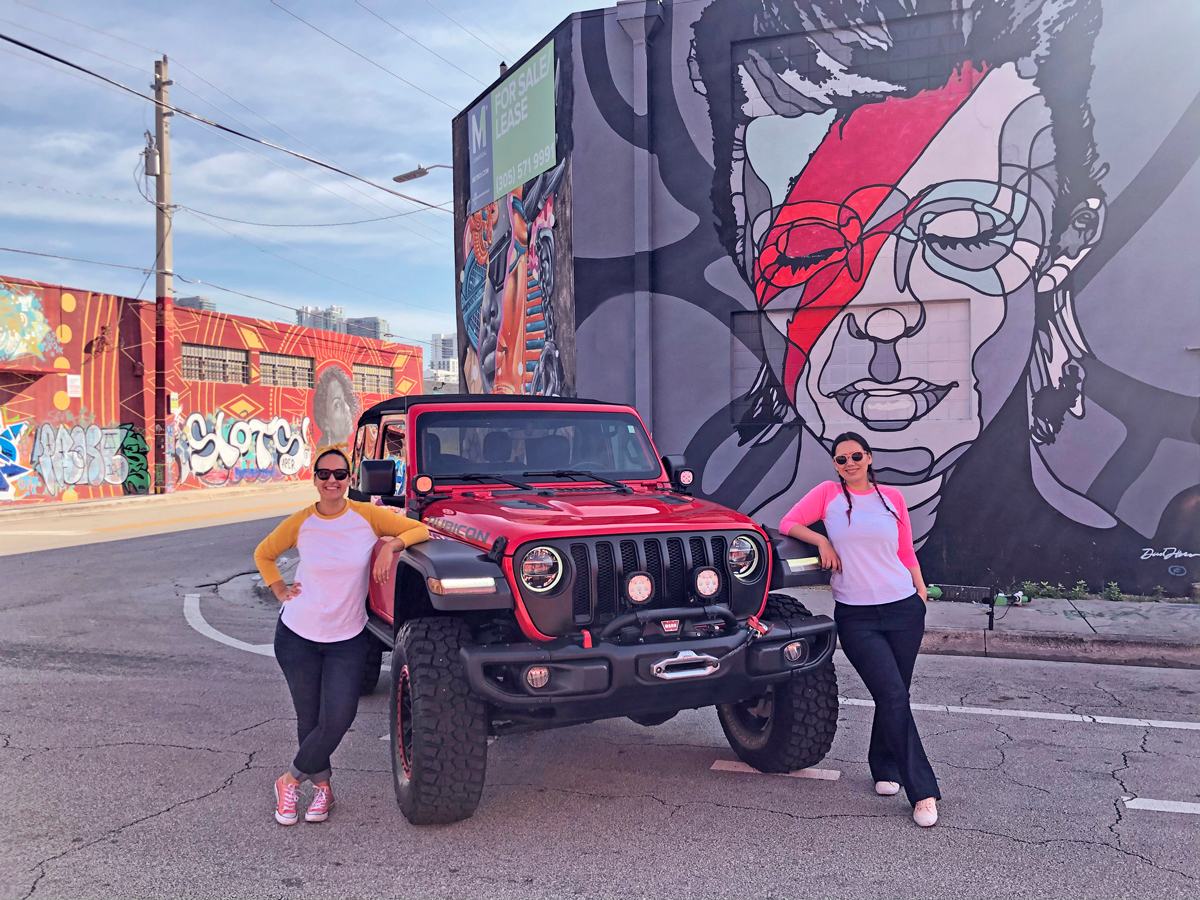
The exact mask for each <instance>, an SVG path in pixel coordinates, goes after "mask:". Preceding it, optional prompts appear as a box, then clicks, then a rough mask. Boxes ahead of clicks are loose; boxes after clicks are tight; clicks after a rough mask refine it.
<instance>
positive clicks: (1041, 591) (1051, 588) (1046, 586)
mask: <svg viewBox="0 0 1200 900" xmlns="http://www.w3.org/2000/svg"><path fill="white" fill-rule="evenodd" d="M1021 592H1022V593H1023V594H1025V596H1026V597H1030V598H1040V599H1043V600H1061V599H1063V597H1065V596H1067V591H1066V589H1065V588H1064V587H1063V586H1062V585H1061V584H1051V583H1050V582H1048V581H1022V582H1021Z"/></svg>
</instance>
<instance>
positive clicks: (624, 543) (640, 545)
mask: <svg viewBox="0 0 1200 900" xmlns="http://www.w3.org/2000/svg"><path fill="white" fill-rule="evenodd" d="M615 543H616V545H617V546H616V547H614V546H613V544H614V542H613V541H608V540H603V539H600V540H589V541H588V542H587V543H586V544H583V543H572V544H571V545H570V550H571V559H572V562H573V563H574V565H575V573H576V574H575V581H574V585H573V588H572V595H571V599H572V604H571V605H572V613H573V618H574V620H575V623H576V624H579V625H586V624H588V623H589V622H594V623H597V624H603V623H605V622H610V621H612V619H613V618H615V617H616V616H617V615H619V614H620V613H624V612H628V611H629V609H630V608H631V607H630V605H629V602H628V601H627V600H626V598H625V591H624V582H625V577H626V576H627V575H629V574H630V573H632V572H639V571H640V572H647V573H649V575H650V578H651V580H652V581H653V582H654V599H653V600H652V601H651V602H650V607H651V608H665V607H671V606H686V605H688V604H689V603H691V602H693V598H692V597H691V592H690V579H689V577H688V573H689V571H690V570H691V569H694V568H696V567H697V566H707V565H712V566H715V568H716V569H717V571H719V572H720V573H721V589H720V591H719V592H718V593H717V595H716V596H715V597H714V598H713V599H712V600H711V601H710V602H712V603H724V604H728V603H729V598H730V591H729V586H730V585H729V573H728V570H727V569H726V566H725V549H726V547H728V545H729V541H728V538H726V537H725V536H724V535H719V534H718V535H711V536H710V535H686V536H675V535H662V536H654V537H650V536H645V537H638V538H637V539H636V540H630V539H624V540H619V541H616V542H615ZM685 548H686V550H685ZM591 571H594V572H595V588H594V590H595V597H594V602H593V598H592V590H593V589H592V580H591V577H590V573H591ZM758 590H760V591H761V588H759V589H758ZM589 615H590V618H588V616H589Z"/></svg>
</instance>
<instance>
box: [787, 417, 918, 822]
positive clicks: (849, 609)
mask: <svg viewBox="0 0 1200 900" xmlns="http://www.w3.org/2000/svg"><path fill="white" fill-rule="evenodd" d="M833 464H834V466H835V467H836V468H837V473H838V480H837V481H825V482H822V483H821V484H819V485H817V486H816V487H815V488H813V489H812V490H811V491H809V492H808V493H807V494H805V495H804V498H803V499H802V500H801V501H800V502H799V503H797V504H796V505H795V506H793V507H792V509H791V511H790V512H789V513H788V514H787V515H786V516H784V517H783V521H782V522H780V523H779V530H780V531H782V532H783V533H784V534H788V535H791V536H792V537H794V538H797V539H799V540H802V541H807V542H808V543H810V544H815V545H816V546H817V548H818V550H819V551H820V554H821V565H822V566H824V567H825V568H827V569H830V570H832V575H831V577H830V581H829V583H830V587H832V588H833V598H834V600H836V601H837V605H836V607H835V611H834V618H835V619H836V620H837V625H838V637H839V639H840V640H841V644H842V650H843V652H845V654H846V658H847V659H849V660H850V664H851V665H852V666H854V668H855V670H856V671H857V672H858V674H859V677H861V678H862V680H863V683H864V684H865V685H866V686H867V690H869V691H870V692H871V697H872V698H874V700H875V721H874V724H873V725H872V727H871V746H870V749H869V751H868V753H867V762H868V763H869V764H870V766H871V777H873V778H874V779H875V791H876V793H878V794H883V795H885V796H888V795H891V794H897V793H899V792H900V786H901V785H903V786H904V791H905V793H906V794H907V795H908V799H909V802H910V803H912V804H913V821H915V822H916V823H917V824H918V825H921V826H926V827H927V826H929V825H933V824H934V823H935V822H937V801H938V800H940V799H941V794H940V793H939V791H938V784H937V778H936V777H935V776H934V774H933V768H932V767H931V766H930V765H929V760H928V759H927V758H926V756H925V749H924V747H922V746H921V737H920V735H918V734H917V725H916V723H915V722H914V721H913V716H912V709H911V708H910V707H909V701H908V688H909V685H910V684H911V683H912V673H913V665H914V664H915V663H916V661H917V651H918V650H919V649H920V648H921V637H922V635H924V633H925V602H926V600H927V592H926V590H925V580H924V579H923V578H922V577H921V566H920V565H919V564H918V563H917V555H916V552H915V551H914V550H913V539H912V525H911V524H910V523H909V519H908V507H907V506H906V505H905V503H904V496H903V495H902V494H901V493H900V492H899V491H898V490H896V489H895V488H894V487H887V486H881V485H879V484H877V483H876V481H875V473H874V472H873V471H872V469H871V448H870V446H868V444H867V442H866V440H865V439H864V438H863V437H862V436H861V435H858V434H855V433H854V432H846V433H845V434H840V435H838V436H837V437H836V438H835V439H834V441H833ZM818 521H821V522H824V524H825V534H820V533H818V532H816V531H813V530H812V529H811V528H810V527H809V526H810V525H813V524H814V523H816V522H818Z"/></svg>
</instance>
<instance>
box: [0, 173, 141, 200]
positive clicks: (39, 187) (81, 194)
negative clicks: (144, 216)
mask: <svg viewBox="0 0 1200 900" xmlns="http://www.w3.org/2000/svg"><path fill="white" fill-rule="evenodd" d="M33 174H36V173H33ZM42 177H46V176H42ZM4 183H5V184H11V185H15V186H16V187H27V188H36V189H37V190H39V191H54V193H56V194H70V195H71V196H72V197H90V198H92V199H93V200H112V201H113V202H115V203H134V204H137V201H136V200H131V199H129V198H128V197H105V196H104V195H103V194H85V193H84V192H83V191H66V190H63V189H62V188H52V187H43V186H42V185H40V184H30V183H29V182H27V181H10V180H9V179H7V178H6V179H4ZM138 205H140V204H138Z"/></svg>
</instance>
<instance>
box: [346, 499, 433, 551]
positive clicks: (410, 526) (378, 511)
mask: <svg viewBox="0 0 1200 900" xmlns="http://www.w3.org/2000/svg"><path fill="white" fill-rule="evenodd" d="M350 504H351V506H353V507H354V511H355V512H357V513H358V514H359V515H360V516H362V517H363V518H364V519H366V520H367V523H368V524H369V525H370V526H371V528H372V530H373V531H374V532H375V534H376V535H377V536H379V537H384V536H385V535H386V536H387V537H401V536H403V537H404V546H405V547H411V546H412V545H413V544H419V543H421V541H427V540H429V529H428V528H426V527H425V526H424V525H422V524H421V523H420V522H418V521H417V520H416V519H410V518H409V517H408V516H404V515H401V514H400V513H398V512H395V511H393V510H392V509H391V508H389V507H386V506H376V505H375V504H374V503H363V502H361V501H359V500H351V501H350Z"/></svg>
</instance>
